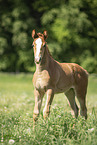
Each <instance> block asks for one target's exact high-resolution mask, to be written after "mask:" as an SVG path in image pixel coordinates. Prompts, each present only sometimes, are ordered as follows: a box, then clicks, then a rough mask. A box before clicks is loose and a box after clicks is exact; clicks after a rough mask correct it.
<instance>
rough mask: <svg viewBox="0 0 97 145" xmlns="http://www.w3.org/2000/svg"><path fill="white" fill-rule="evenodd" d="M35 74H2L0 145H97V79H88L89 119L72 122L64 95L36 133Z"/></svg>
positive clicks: (55, 102)
mask: <svg viewBox="0 0 97 145" xmlns="http://www.w3.org/2000/svg"><path fill="white" fill-rule="evenodd" d="M32 77H33V76H32V74H24V73H22V74H18V75H14V74H3V73H1V74H0V143H1V144H5V145H6V144H11V143H12V144H14V145H21V144H25V145H30V144H34V145H38V144H40V145H48V144H57V145H61V144H66V145H74V144H75V145H78V144H79V145H91V144H93V145H96V144H97V101H96V100H97V87H96V86H97V75H91V76H90V77H89V86H88V94H87V108H88V119H87V120H86V121H85V120H84V119H83V118H82V117H81V116H79V117H78V119H75V118H73V116H72V115H71V112H70V110H71V109H70V107H69V105H68V102H67V99H66V97H65V96H64V94H57V95H55V98H54V100H53V104H52V107H51V113H50V116H49V118H48V119H47V120H44V119H43V117H42V111H43V108H44V105H45V102H46V98H45V97H46V96H45V97H44V100H43V106H42V110H41V112H40V116H39V120H38V122H37V125H36V127H35V130H34V131H33V118H32V116H33V109H34V103H35V102H34V101H35V100H34V88H33V85H32Z"/></svg>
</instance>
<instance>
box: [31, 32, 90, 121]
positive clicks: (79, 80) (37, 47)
mask: <svg viewBox="0 0 97 145" xmlns="http://www.w3.org/2000/svg"><path fill="white" fill-rule="evenodd" d="M32 38H33V39H34V41H33V48H34V57H35V64H36V71H35V73H34V76H33V84H34V96H35V107H34V112H33V120H34V122H36V120H37V119H38V116H39V113H40V109H41V104H42V99H43V96H44V94H45V93H47V101H46V105H45V108H44V110H43V117H44V118H46V117H48V115H49V113H50V107H51V103H52V100H53V97H54V94H56V93H62V92H64V93H65V95H66V97H67V99H68V101H69V103H70V106H71V108H72V109H73V111H74V114H75V117H77V116H78V110H79V109H78V106H77V104H76V102H75V95H76V97H77V99H78V101H79V103H80V108H81V109H80V114H81V115H82V116H84V117H85V119H87V108H86V93H87V85H88V73H87V71H86V70H84V69H83V68H82V67H81V66H79V65H78V64H75V63H59V62H57V61H56V60H54V59H53V58H52V56H51V54H50V52H49V50H48V46H47V43H46V38H47V31H44V32H43V34H41V33H36V32H35V30H33V31H32Z"/></svg>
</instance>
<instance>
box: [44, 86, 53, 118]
mask: <svg viewBox="0 0 97 145" xmlns="http://www.w3.org/2000/svg"><path fill="white" fill-rule="evenodd" d="M53 97H54V91H53V89H48V90H47V101H46V105H45V108H44V110H43V117H44V119H46V118H47V117H48V116H49V113H50V107H51V103H52V101H53Z"/></svg>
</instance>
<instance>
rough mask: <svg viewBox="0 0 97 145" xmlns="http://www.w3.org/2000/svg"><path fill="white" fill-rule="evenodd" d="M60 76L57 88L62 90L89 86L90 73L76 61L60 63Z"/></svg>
mask: <svg viewBox="0 0 97 145" xmlns="http://www.w3.org/2000/svg"><path fill="white" fill-rule="evenodd" d="M58 64H59V66H60V67H59V68H58V69H59V72H60V78H59V81H58V83H57V88H60V90H62V91H67V90H68V89H69V88H75V87H76V86H77V87H80V86H85V87H87V84H88V73H87V71H86V70H85V69H83V68H82V67H81V66H79V65H78V64H75V63H58Z"/></svg>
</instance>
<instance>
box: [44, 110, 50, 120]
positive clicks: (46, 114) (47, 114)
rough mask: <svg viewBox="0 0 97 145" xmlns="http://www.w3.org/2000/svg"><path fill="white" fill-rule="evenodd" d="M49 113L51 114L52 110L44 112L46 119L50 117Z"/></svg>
mask: <svg viewBox="0 0 97 145" xmlns="http://www.w3.org/2000/svg"><path fill="white" fill-rule="evenodd" d="M49 114H50V111H48V112H45V111H44V112H43V118H44V119H47V118H48V116H49Z"/></svg>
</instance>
